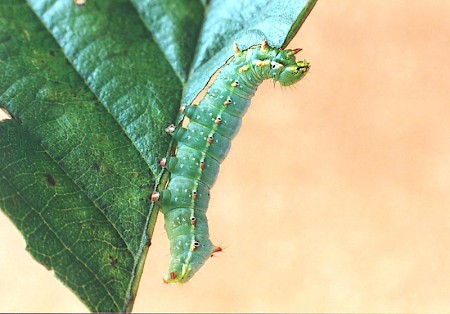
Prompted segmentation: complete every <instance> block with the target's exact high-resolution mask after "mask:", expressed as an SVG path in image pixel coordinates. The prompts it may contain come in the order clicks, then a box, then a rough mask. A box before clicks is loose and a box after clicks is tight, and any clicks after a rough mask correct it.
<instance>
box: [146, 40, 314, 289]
mask: <svg viewBox="0 0 450 314" xmlns="http://www.w3.org/2000/svg"><path fill="white" fill-rule="evenodd" d="M234 50H235V54H234V58H232V60H231V61H230V62H229V63H228V64H227V65H226V66H225V67H224V68H223V69H222V71H221V72H220V74H219V76H218V78H217V80H216V81H215V82H214V84H213V85H212V86H211V88H210V89H209V90H208V92H207V94H206V96H205V98H204V99H203V100H202V101H201V102H200V104H199V105H197V106H195V105H191V106H184V105H183V106H181V108H180V110H181V112H182V113H184V114H185V116H186V117H188V118H189V124H188V125H187V127H186V128H184V127H181V126H178V127H177V126H175V125H173V124H172V125H170V126H169V127H168V128H167V129H166V132H168V133H169V134H170V135H172V136H173V138H174V139H175V140H176V141H177V151H176V155H175V156H172V157H169V158H168V159H163V160H161V163H160V165H161V166H162V167H166V168H167V170H168V171H169V172H170V175H171V177H170V181H169V183H168V185H167V187H166V189H164V190H162V191H161V192H157V191H155V192H153V194H152V201H153V202H158V204H159V205H160V207H161V212H162V213H163V214H164V218H165V219H164V221H165V223H164V227H165V229H166V231H167V235H168V237H169V240H170V251H171V255H172V261H171V263H170V266H169V272H168V274H167V275H166V276H165V277H164V282H166V283H171V282H178V283H183V282H186V281H188V280H189V279H190V278H192V276H193V275H194V274H195V273H196V272H197V271H198V270H199V269H200V267H201V266H202V265H203V264H204V263H205V261H206V260H207V259H208V258H209V257H210V256H212V255H213V254H214V253H215V252H219V251H221V250H222V249H221V248H220V247H218V246H214V245H213V244H212V243H211V241H210V239H209V232H208V224H207V219H206V210H207V209H208V203H209V190H210V189H211V188H212V186H213V185H214V182H215V181H216V178H217V174H218V172H219V165H220V163H221V162H222V161H223V160H224V158H225V157H226V155H227V154H228V151H229V149H230V144H231V139H232V138H233V137H234V136H235V135H236V133H237V132H238V130H239V127H240V125H241V119H242V116H243V115H244V113H245V112H246V111H247V109H248V107H249V105H250V99H251V98H252V96H253V94H254V93H255V91H256V88H257V87H258V85H259V84H261V83H262V81H263V80H266V79H273V80H275V81H278V82H279V83H280V84H281V85H282V86H287V85H292V84H294V83H296V82H298V81H300V80H301V79H302V78H303V77H304V76H305V74H306V73H307V72H308V70H309V67H310V66H309V62H307V61H306V60H301V61H296V60H295V54H296V53H298V52H299V51H300V50H301V49H293V50H289V49H288V50H281V49H278V48H274V47H270V46H269V45H268V43H267V41H264V42H263V44H262V45H258V46H255V47H253V48H249V49H247V50H244V51H241V50H240V49H239V47H238V46H237V44H236V43H235V47H234Z"/></svg>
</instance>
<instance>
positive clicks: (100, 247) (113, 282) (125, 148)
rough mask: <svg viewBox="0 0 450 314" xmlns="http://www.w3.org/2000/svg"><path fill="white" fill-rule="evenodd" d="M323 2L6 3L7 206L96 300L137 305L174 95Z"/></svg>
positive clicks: (3, 141) (183, 98)
mask: <svg viewBox="0 0 450 314" xmlns="http://www.w3.org/2000/svg"><path fill="white" fill-rule="evenodd" d="M315 2H316V0H302V1H287V0H280V1H262V0H236V1H219V0H217V1H211V2H208V3H207V1H185V0H171V1H165V0H141V1H139V0H134V1H129V0H115V1H93V0H88V1H87V3H86V4H85V5H83V6H77V5H75V3H74V1H73V0H35V1H32V0H29V1H24V0H0V109H3V110H5V111H6V112H8V113H9V115H10V116H11V117H12V119H9V120H5V121H3V122H1V123H0V207H1V208H2V210H3V211H4V212H5V213H6V215H8V217H9V218H10V219H11V220H12V222H13V223H14V224H15V225H16V226H17V228H18V229H19V230H20V232H21V233H23V235H24V237H25V239H26V243H27V250H28V251H29V252H30V253H31V254H32V255H33V257H34V258H35V259H36V260H37V261H38V262H39V263H41V264H43V265H44V266H45V267H46V268H48V269H52V270H54V272H55V274H56V276H57V277H58V278H59V279H60V280H62V281H63V282H64V283H65V284H66V285H67V286H68V287H70V289H72V290H73V292H74V293H75V294H76V295H77V296H78V297H79V298H80V299H81V301H82V302H83V303H84V304H86V306H87V307H88V308H89V309H90V310H92V311H103V312H106V311H111V312H112V311H114V312H115V311H131V309H132V306H133V301H134V297H135V295H136V291H137V287H138V284H139V279H140V277H141V273H142V268H143V264H144V261H145V256H146V254H147V251H148V247H149V245H150V239H151V234H152V232H153V228H154V224H155V220H156V215H157V209H156V208H153V205H152V203H151V201H150V199H149V196H150V194H151V192H152V191H153V189H154V188H155V186H157V185H158V184H161V183H162V182H161V171H160V169H159V167H158V162H159V160H160V159H161V158H162V157H164V156H165V155H167V154H168V152H169V151H170V148H171V147H170V146H171V143H170V138H169V136H167V135H166V134H165V133H164V131H163V130H164V127H165V126H167V125H168V124H169V123H171V122H173V121H175V119H176V117H177V114H178V107H179V105H180V104H181V103H191V102H192V101H193V99H194V98H195V97H196V95H197V94H198V93H199V92H200V91H201V90H202V89H203V88H204V86H205V85H206V83H207V82H208V80H209V79H210V77H211V76H212V75H213V74H214V72H216V71H217V69H218V68H220V67H221V66H222V65H223V64H224V63H225V62H226V60H227V59H228V58H229V57H230V56H231V55H232V53H233V46H232V43H233V41H235V40H236V41H237V42H238V43H239V45H240V47H242V48H243V49H245V48H247V47H249V46H252V45H254V44H257V43H260V42H261V41H262V40H263V39H267V40H268V41H269V44H271V45H273V46H278V47H284V46H286V45H287V43H288V42H289V41H290V40H291V39H292V37H293V36H294V35H295V33H296V32H297V30H298V29H299V27H300V26H301V24H302V23H303V21H304V20H305V18H306V16H307V15H308V14H309V12H310V11H311V9H312V7H313V6H314V4H315Z"/></svg>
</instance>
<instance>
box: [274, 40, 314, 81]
mask: <svg viewBox="0 0 450 314" xmlns="http://www.w3.org/2000/svg"><path fill="white" fill-rule="evenodd" d="M299 51H300V49H294V50H282V51H280V54H279V56H278V58H276V59H275V60H273V61H272V62H271V69H270V71H271V74H272V78H273V79H274V80H275V81H278V82H280V84H281V85H282V86H289V85H292V84H295V83H297V82H298V81H300V80H301V79H302V78H303V77H304V76H305V75H306V73H308V71H309V68H310V65H309V62H308V61H306V60H300V61H296V60H295V56H294V55H295V54H296V53H297V52H299Z"/></svg>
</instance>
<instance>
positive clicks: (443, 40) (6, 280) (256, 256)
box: [0, 0, 450, 312]
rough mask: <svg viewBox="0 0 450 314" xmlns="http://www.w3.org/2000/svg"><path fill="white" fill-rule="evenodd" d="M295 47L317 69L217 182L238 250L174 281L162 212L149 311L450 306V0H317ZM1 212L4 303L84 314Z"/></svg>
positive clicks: (265, 106)
mask: <svg viewBox="0 0 450 314" xmlns="http://www.w3.org/2000/svg"><path fill="white" fill-rule="evenodd" d="M290 47H292V48H295V47H302V48H303V49H304V51H303V52H302V54H303V56H304V58H307V59H308V60H309V61H311V63H312V68H311V72H310V73H309V74H308V76H307V77H306V78H305V80H304V81H302V82H301V83H300V84H299V85H297V86H295V87H293V88H292V89H290V88H281V87H280V86H275V87H273V85H272V84H271V83H270V82H267V83H266V84H264V85H263V86H262V87H261V88H260V91H259V92H258V93H257V96H256V97H255V98H254V100H253V108H251V110H250V111H249V113H248V115H247V116H246V117H245V119H244V124H243V127H242V129H241V132H240V134H239V135H238V137H237V138H236V140H235V142H234V143H233V148H232V150H231V153H230V155H229V157H228V159H227V160H226V161H225V162H224V164H223V167H222V170H221V174H220V177H219V180H218V183H217V185H216V186H215V187H214V189H213V191H212V201H211V204H210V210H209V218H210V228H211V236H212V240H213V241H214V242H215V243H216V244H220V245H222V246H224V247H225V251H224V252H223V253H221V254H217V257H214V258H213V259H211V260H210V261H208V262H207V264H206V265H205V267H204V268H203V269H202V270H201V271H200V272H199V273H198V274H197V275H196V276H195V277H194V279H193V280H192V281H191V282H190V283H188V284H186V285H183V286H177V285H175V286H169V285H164V284H163V283H162V280H161V278H162V276H163V274H164V273H165V272H166V267H167V265H168V262H169V258H170V256H169V254H168V252H169V249H168V241H167V239H166V234H165V233H164V230H163V228H162V219H160V220H159V221H158V225H157V228H156V230H155V233H154V237H153V243H154V245H153V246H152V247H151V248H150V253H149V255H148V258H147V262H146V269H145V271H144V275H143V277H142V281H141V284H140V291H139V293H138V296H137V299H136V303H135V308H134V310H135V311H136V312H144V311H145V312H148V311H194V312H196V311H202V312H207V311H213V312H214V311H216V312H217V311H220V312H230V311H233V312H234V311H239V312H256V311H259V312H261V311H263V312H285V311H287V312H292V311H295V312H300V311H301V312H305V311H308V312H310V311H320V312H326V311H333V312H343V311H350V312H443V311H448V309H449V308H450V105H449V94H450V91H449V82H450V67H449V57H450V1H442V0H434V1H417V0H416V1H414V0H413V1H379V0H378V1H375V0H373V1H369V0H365V1H358V0H353V1H352V0H341V1H325V0H319V2H318V4H317V5H316V7H315V8H314V10H313V11H312V13H311V15H310V17H309V18H308V20H307V21H306V23H305V24H304V26H303V27H302V29H301V31H300V32H299V34H298V35H297V37H296V39H295V40H294V41H293V42H292V43H291V45H290ZM24 247H25V244H24V241H23V239H22V236H21V235H20V234H19V233H18V231H16V229H15V228H14V227H13V225H12V224H11V223H10V222H9V221H8V220H7V219H6V218H5V216H4V215H3V214H0V272H1V278H2V279H1V281H0V304H1V305H0V311H13V312H18V311H33V312H36V311H50V312H61V311H62V312H64V311H70V312H74V311H86V309H85V307H84V306H83V305H82V304H81V303H80V302H79V301H78V300H77V298H76V297H75V296H73V295H72V293H71V292H70V291H69V290H68V289H66V288H64V286H63V285H62V284H61V283H60V282H59V281H58V280H57V279H55V278H54V276H53V273H51V272H48V271H47V270H45V269H44V267H42V266H40V265H39V264H37V263H36V262H34V261H33V260H32V258H31V257H30V256H29V255H28V253H27V252H26V251H25V249H24Z"/></svg>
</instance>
